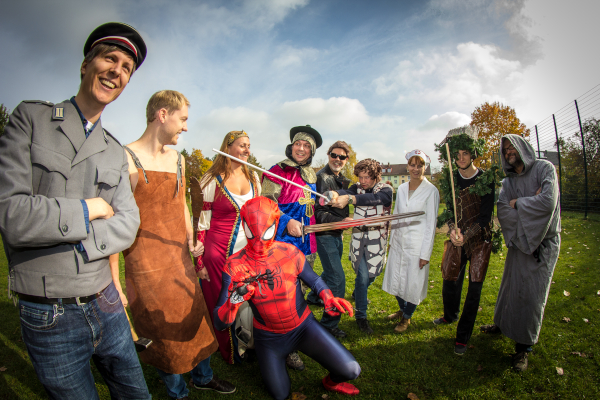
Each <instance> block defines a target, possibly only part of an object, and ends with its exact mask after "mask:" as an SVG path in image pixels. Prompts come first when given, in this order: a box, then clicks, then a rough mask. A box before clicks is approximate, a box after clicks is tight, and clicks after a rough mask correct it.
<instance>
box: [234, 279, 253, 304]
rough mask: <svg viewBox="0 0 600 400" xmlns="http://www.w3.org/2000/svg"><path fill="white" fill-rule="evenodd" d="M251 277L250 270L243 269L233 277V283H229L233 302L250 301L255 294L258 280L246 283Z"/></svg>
mask: <svg viewBox="0 0 600 400" xmlns="http://www.w3.org/2000/svg"><path fill="white" fill-rule="evenodd" d="M251 277H252V275H250V273H249V272H247V271H243V272H238V273H236V274H235V275H234V276H233V277H232V278H231V284H230V285H229V292H230V293H231V296H230V298H229V300H230V302H231V304H237V303H242V302H244V301H248V300H250V299H251V298H252V297H253V296H254V292H255V291H256V285H257V282H250V283H244V281H245V280H247V279H249V278H251Z"/></svg>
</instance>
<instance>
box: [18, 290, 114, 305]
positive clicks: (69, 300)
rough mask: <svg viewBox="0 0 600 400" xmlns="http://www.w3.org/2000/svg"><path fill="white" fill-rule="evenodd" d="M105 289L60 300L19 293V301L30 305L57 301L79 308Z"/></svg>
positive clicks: (55, 302) (56, 302)
mask: <svg viewBox="0 0 600 400" xmlns="http://www.w3.org/2000/svg"><path fill="white" fill-rule="evenodd" d="M107 287H108V286H107ZM107 287H105V288H104V289H102V290H101V291H99V292H98V293H94V294H91V295H89V296H82V297H63V298H62V299H59V298H55V299H50V298H48V297H42V296H32V295H29V294H23V293H19V299H21V300H24V301H29V302H30V303H38V304H58V300H62V303H63V304H77V305H78V306H80V305H82V304H86V303H89V302H90V301H93V300H95V299H97V298H98V297H99V296H100V295H101V294H102V293H103V292H104V291H105V290H106V288H107Z"/></svg>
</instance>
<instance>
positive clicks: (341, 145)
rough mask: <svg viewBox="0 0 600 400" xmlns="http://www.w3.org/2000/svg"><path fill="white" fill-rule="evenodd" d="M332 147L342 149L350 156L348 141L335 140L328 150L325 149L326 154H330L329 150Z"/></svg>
mask: <svg viewBox="0 0 600 400" xmlns="http://www.w3.org/2000/svg"><path fill="white" fill-rule="evenodd" d="M333 149H342V150H344V151H345V152H346V155H347V156H350V153H351V152H352V151H351V150H350V146H348V143H346V142H344V141H343V140H338V141H337V142H335V143H334V144H332V145H331V147H329V150H327V155H329V154H331V151H332V150H333Z"/></svg>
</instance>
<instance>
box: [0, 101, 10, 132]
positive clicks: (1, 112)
mask: <svg viewBox="0 0 600 400" xmlns="http://www.w3.org/2000/svg"><path fill="white" fill-rule="evenodd" d="M9 116H10V113H9V112H8V110H7V109H6V107H5V106H4V104H0V136H2V135H3V134H4V127H5V126H6V124H8V117H9Z"/></svg>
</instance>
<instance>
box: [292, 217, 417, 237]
mask: <svg viewBox="0 0 600 400" xmlns="http://www.w3.org/2000/svg"><path fill="white" fill-rule="evenodd" d="M423 214H425V211H415V212H409V213H402V214H393V215H380V216H376V217H369V218H360V219H355V220H352V221H340V222H329V223H326V224H316V225H310V226H304V227H303V229H302V231H303V233H304V234H305V235H306V234H308V233H312V232H322V231H329V230H332V229H347V228H353V227H356V226H364V225H370V224H377V223H382V222H388V221H395V220H399V219H403V218H411V217H416V216H419V215H423Z"/></svg>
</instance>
